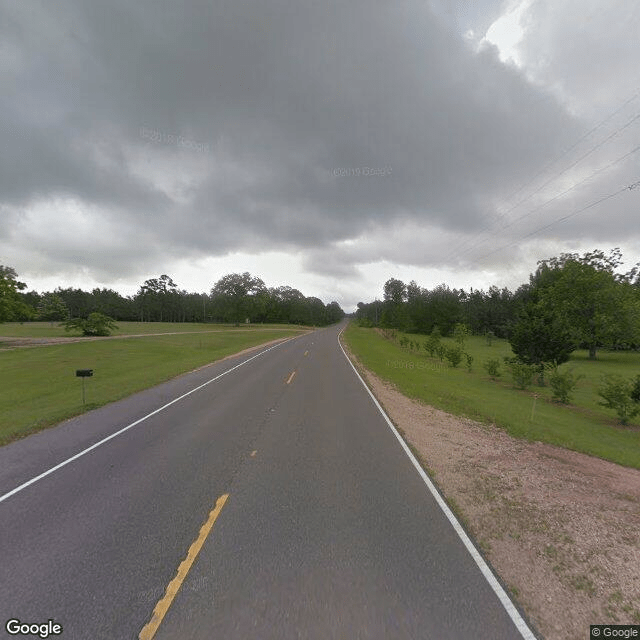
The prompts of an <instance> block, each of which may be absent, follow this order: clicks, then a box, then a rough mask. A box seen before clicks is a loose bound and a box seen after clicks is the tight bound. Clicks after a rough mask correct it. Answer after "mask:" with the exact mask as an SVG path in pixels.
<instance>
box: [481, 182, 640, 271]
mask: <svg viewBox="0 0 640 640" xmlns="http://www.w3.org/2000/svg"><path fill="white" fill-rule="evenodd" d="M638 187H640V180H638V181H637V182H634V183H633V184H630V185H627V186H626V187H622V188H621V189H618V191H615V192H614V193H610V194H609V195H606V196H603V197H602V198H599V199H598V200H595V201H594V202H591V203H589V204H588V205H586V206H584V207H582V208H581V209H577V210H576V211H572V212H571V213H568V214H567V215H566V216H562V217H561V218H558V219H557V220H554V221H553V222H550V223H549V224H546V225H544V226H542V227H539V228H538V229H534V230H533V231H531V232H529V233H527V234H525V235H524V236H522V237H520V238H518V239H517V240H514V241H513V242H509V243H508V244H505V245H503V246H502V247H498V248H497V249H494V250H493V251H489V253H485V254H484V255H483V256H481V257H480V258H478V259H477V260H476V262H480V261H482V260H484V259H485V258H488V257H489V256H491V255H493V254H494V253H497V252H498V251H503V250H504V249H507V248H508V247H511V246H513V245H514V244H517V243H519V242H521V241H522V240H525V239H526V238H530V237H531V236H534V235H536V234H538V233H540V232H541V231H545V230H546V229H549V228H550V227H553V226H554V225H556V224H558V223H559V222H564V221H565V220H568V219H569V218H573V217H574V216H577V215H578V214H579V213H582V212H583V211H586V210H587V209H591V208H592V207H595V206H596V205H598V204H600V203H601V202H605V201H606V200H610V199H611V198H615V197H616V196H618V195H620V194H621V193H622V192H623V191H627V190H633V189H637V188H638Z"/></svg>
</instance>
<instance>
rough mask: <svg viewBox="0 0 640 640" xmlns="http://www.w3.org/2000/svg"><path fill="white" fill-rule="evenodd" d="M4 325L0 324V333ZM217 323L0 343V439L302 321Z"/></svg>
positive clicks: (133, 326) (286, 331)
mask: <svg viewBox="0 0 640 640" xmlns="http://www.w3.org/2000/svg"><path fill="white" fill-rule="evenodd" d="M39 324H41V323H39ZM47 324H48V323H47ZM122 324H123V325H125V324H127V325H129V326H128V327H127V330H128V332H129V331H130V332H131V333H142V331H141V330H140V329H141V328H147V327H148V326H151V327H152V328H154V329H158V328H159V323H158V324H155V323H154V324H153V325H150V323H145V325H142V323H140V324H138V323H122ZM8 326H9V325H2V326H1V327H0V333H4V331H5V329H6V328H7V327H8ZM24 326H25V327H27V325H24ZM195 326H198V325H195ZM202 326H206V327H208V328H209V329H211V327H212V325H202ZM181 327H184V325H178V324H176V325H169V324H165V325H164V327H163V328H164V329H165V330H166V331H179V330H180V328H181ZM191 327H192V328H193V327H194V325H191ZM216 329H218V332H216V333H184V332H183V333H180V334H177V335H163V336H146V337H144V338H130V339H125V338H123V339H117V338H114V339H110V340H97V341H87V342H73V343H66V344H58V345H51V346H42V347H31V348H17V349H12V350H5V351H0V389H2V391H1V393H0V444H6V443H7V442H9V441H11V440H14V439H16V438H19V437H22V436H25V435H27V434H29V433H32V432H34V431H37V430H39V429H42V428H44V427H46V426H50V425H52V424H56V423H58V422H60V421H62V420H64V419H66V418H69V417H72V416H74V415H77V414H80V413H82V412H83V411H84V410H89V409H93V408H95V407H98V406H101V405H104V404H107V403H109V402H113V401H114V400H118V399H120V398H123V397H125V396H127V395H130V394H132V393H134V392H136V391H140V390H142V389H146V388H148V387H151V386H153V385H156V384H159V383H161V382H164V381H165V380H168V379H170V378H173V377H175V376H177V375H179V374H180V373H183V372H185V371H190V370H191V369H194V368H196V367H199V366H202V365H204V364H207V363H210V362H213V361H215V360H219V359H220V358H223V357H224V356H227V355H230V354H233V353H236V352H238V351H241V350H242V349H246V348H247V347H251V346H254V345H257V344H261V343H263V342H267V341H269V340H274V339H276V338H281V337H286V336H290V335H299V334H300V327H295V328H292V327H289V326H282V325H281V326H280V328H277V327H275V326H271V327H267V330H265V328H262V327H261V328H255V327H252V328H243V330H242V331H238V330H237V329H236V330H234V327H227V328H226V329H225V328H224V327H221V326H219V325H218V326H216ZM157 332H158V331H152V332H151V333H157ZM30 335H34V334H33V332H32V333H31V334H30ZM36 335H37V334H36ZM42 336H43V334H40V337H42ZM85 368H86V369H94V375H93V377H92V378H88V379H87V380H86V401H87V404H86V407H84V409H83V406H82V391H81V389H82V386H81V380H80V379H79V378H76V377H75V370H76V369H85Z"/></svg>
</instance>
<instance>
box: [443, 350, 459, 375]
mask: <svg viewBox="0 0 640 640" xmlns="http://www.w3.org/2000/svg"><path fill="white" fill-rule="evenodd" d="M444 355H445V357H446V358H447V360H448V361H449V362H450V363H451V366H452V367H453V368H454V369H455V368H456V367H457V366H458V365H459V364H460V362H461V361H462V349H461V348H460V347H458V346H456V347H445V354H444Z"/></svg>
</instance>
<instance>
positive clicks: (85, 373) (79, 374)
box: [76, 369, 93, 407]
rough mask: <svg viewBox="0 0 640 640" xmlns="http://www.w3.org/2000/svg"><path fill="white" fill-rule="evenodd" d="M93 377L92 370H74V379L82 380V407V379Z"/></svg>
mask: <svg viewBox="0 0 640 640" xmlns="http://www.w3.org/2000/svg"><path fill="white" fill-rule="evenodd" d="M92 375H93V369H76V378H82V406H83V407H84V379H85V378H90V377H91V376H92Z"/></svg>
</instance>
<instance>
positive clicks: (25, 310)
mask: <svg viewBox="0 0 640 640" xmlns="http://www.w3.org/2000/svg"><path fill="white" fill-rule="evenodd" d="M26 286H27V285H26V284H25V283H24V282H19V281H18V274H17V273H16V271H15V269H13V268H12V267H5V266H4V265H0V322H10V321H15V320H28V319H30V317H31V315H32V312H31V311H30V308H29V307H28V306H27V305H26V304H25V303H24V301H23V299H22V298H21V296H20V293H19V292H20V291H22V290H23V289H26Z"/></svg>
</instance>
